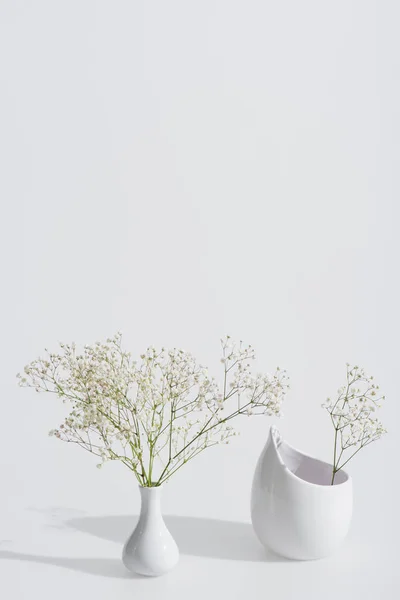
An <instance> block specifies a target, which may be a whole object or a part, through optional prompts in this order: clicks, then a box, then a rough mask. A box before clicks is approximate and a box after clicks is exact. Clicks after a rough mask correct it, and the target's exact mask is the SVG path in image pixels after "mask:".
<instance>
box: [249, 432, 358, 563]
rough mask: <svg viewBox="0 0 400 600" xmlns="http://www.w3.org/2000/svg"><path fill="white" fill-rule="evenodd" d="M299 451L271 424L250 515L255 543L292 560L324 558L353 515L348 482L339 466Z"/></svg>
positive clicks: (337, 540) (346, 530)
mask: <svg viewBox="0 0 400 600" xmlns="http://www.w3.org/2000/svg"><path fill="white" fill-rule="evenodd" d="M331 478H332V466H331V465H330V464H328V463H325V462H322V461H320V460H317V459H315V458H312V457H310V456H307V455H305V454H303V453H302V452H299V451H298V450H296V449H295V448H292V447H291V446H290V445H289V444H288V443H286V442H285V441H284V440H283V439H282V438H281V436H280V434H279V431H278V430H277V429H276V428H275V427H271V430H270V434H269V438H268V441H267V443H266V445H265V447H264V449H263V451H262V453H261V456H260V458H259V460H258V463H257V467H256V471H255V474H254V479H253V487H252V494H251V519H252V523H253V528H254V531H255V533H256V535H257V537H258V538H259V540H260V542H261V543H262V544H263V545H264V546H265V547H267V548H269V549H271V550H272V551H273V552H275V553H277V554H280V555H281V556H284V557H286V558H290V559H295V560H311V559H317V558H322V557H324V556H328V555H329V554H331V553H332V552H334V551H335V550H336V549H337V548H338V547H339V546H340V544H341V543H342V542H343V540H344V539H345V537H346V535H347V532H348V529H349V526H350V522H351V515H352V504H353V500H352V482H351V478H350V477H349V475H348V474H347V473H346V472H344V471H343V470H341V471H339V472H338V473H337V474H336V477H335V481H334V485H331Z"/></svg>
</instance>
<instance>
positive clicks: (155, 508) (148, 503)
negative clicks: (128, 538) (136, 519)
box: [139, 487, 161, 517]
mask: <svg viewBox="0 0 400 600" xmlns="http://www.w3.org/2000/svg"><path fill="white" fill-rule="evenodd" d="M139 490H140V498H141V509H140V514H141V516H142V517H146V516H147V515H159V514H161V509H160V497H161V487H139Z"/></svg>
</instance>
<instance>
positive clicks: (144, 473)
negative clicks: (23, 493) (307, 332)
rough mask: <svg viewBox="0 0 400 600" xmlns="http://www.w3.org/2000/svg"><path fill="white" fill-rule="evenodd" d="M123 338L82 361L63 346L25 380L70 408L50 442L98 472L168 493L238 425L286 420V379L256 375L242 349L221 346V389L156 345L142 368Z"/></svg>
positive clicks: (182, 357) (90, 351)
mask: <svg viewBox="0 0 400 600" xmlns="http://www.w3.org/2000/svg"><path fill="white" fill-rule="evenodd" d="M121 337H122V336H121V333H120V332H118V333H117V334H116V335H115V336H114V337H110V338H107V339H106V341H105V342H104V343H102V342H96V343H95V344H93V345H91V346H90V345H86V346H84V348H83V352H82V353H81V354H79V353H78V351H77V348H76V345H75V344H74V343H72V344H63V343H61V344H60V348H61V350H62V352H61V354H55V353H49V352H48V351H47V350H46V354H47V356H46V358H45V359H41V358H39V359H37V360H34V361H33V362H32V363H30V364H29V365H27V366H26V367H25V369H24V375H25V376H24V377H22V376H21V375H18V379H19V385H21V386H22V387H33V388H34V389H35V390H36V391H37V392H44V391H45V392H52V393H54V394H55V395H57V396H58V397H59V398H60V399H61V400H62V401H63V402H68V403H69V404H70V405H71V410H70V413H69V415H67V417H66V418H65V420H64V422H63V423H62V424H61V425H60V426H59V428H58V429H52V430H51V431H50V432H49V435H50V436H54V437H57V438H59V439H61V440H62V441H66V442H73V443H75V444H77V445H79V446H81V447H82V448H84V449H85V450H88V451H89V452H91V453H92V454H95V455H96V456H98V457H99V458H100V459H101V462H100V463H98V464H97V467H98V468H101V466H102V465H103V464H104V463H105V462H107V461H110V460H120V461H122V463H123V464H124V465H125V466H127V467H128V468H129V469H131V470H132V471H133V472H134V474H135V475H136V477H137V479H138V481H139V483H140V484H141V485H143V486H151V485H159V484H161V483H163V482H164V481H167V480H168V479H169V477H171V475H173V474H174V473H175V472H176V471H177V470H178V469H179V468H180V467H181V466H183V465H184V464H186V462H188V461H189V460H190V459H192V458H194V457H195V456H197V455H198V454H199V453H200V452H202V451H203V450H205V449H206V448H208V447H211V446H213V445H215V444H217V443H229V439H230V438H231V437H233V436H234V435H236V432H235V431H234V430H233V428H232V427H231V425H230V421H231V419H232V418H233V417H235V416H238V415H244V414H247V415H249V416H250V415H252V414H266V415H270V416H271V415H275V416H279V415H280V414H281V413H280V407H281V403H282V401H283V399H284V397H285V394H286V391H287V389H288V387H289V386H288V377H287V375H286V372H285V371H280V370H279V368H278V369H277V371H276V373H275V374H273V375H270V374H267V375H263V374H257V375H253V374H252V373H251V371H250V366H249V362H248V361H249V360H253V359H254V358H255V355H254V350H253V349H252V347H251V346H247V347H246V346H244V344H243V342H240V343H239V344H235V343H234V342H233V341H232V340H231V338H230V337H229V336H227V337H226V338H224V339H223V340H222V351H223V356H222V359H221V362H222V364H223V365H224V367H223V371H224V372H223V381H222V385H221V386H220V385H218V383H217V382H216V380H215V379H214V378H213V377H211V376H210V375H209V373H208V370H207V369H206V368H204V367H203V366H201V365H200V364H198V363H197V361H196V360H195V359H194V357H193V356H192V355H191V354H190V353H189V352H186V351H184V350H182V349H176V348H172V349H169V350H167V349H165V348H161V350H157V349H156V348H154V347H153V346H149V347H148V348H147V350H146V351H145V352H143V353H142V354H141V355H140V361H135V360H132V357H131V354H130V353H129V352H125V351H124V350H123V348H122V345H121V341H122V340H121ZM228 421H229V424H228Z"/></svg>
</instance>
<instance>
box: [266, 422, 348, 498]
mask: <svg viewBox="0 0 400 600" xmlns="http://www.w3.org/2000/svg"><path fill="white" fill-rule="evenodd" d="M270 438H271V440H272V444H273V446H274V448H275V452H276V455H277V458H278V460H279V462H280V464H281V466H282V467H284V469H285V471H286V472H287V473H288V474H289V477H292V478H293V479H295V480H296V481H298V482H301V483H303V484H304V485H308V486H311V487H313V488H318V489H324V488H326V489H331V490H334V489H335V488H336V490H337V489H338V488H340V487H343V486H344V485H346V484H347V485H351V476H350V475H349V474H348V472H347V471H345V470H344V469H340V472H341V473H342V475H343V476H344V478H345V479H344V480H343V481H340V482H338V483H334V484H333V485H331V484H329V483H314V482H312V481H307V480H306V479H303V478H302V477H299V476H298V475H296V473H294V472H293V471H291V470H290V469H289V467H288V466H287V464H286V463H285V462H284V460H283V458H282V456H281V453H280V452H279V445H283V444H284V445H285V446H286V447H287V448H289V449H290V450H292V451H294V452H295V453H296V454H298V455H299V456H302V457H304V458H306V459H308V460H310V461H313V462H315V463H319V464H323V465H326V466H328V467H329V468H332V465H331V464H330V463H327V462H326V461H324V460H320V459H319V458H315V457H314V456H310V455H309V454H306V453H305V452H302V451H301V450H298V449H297V448H294V447H293V446H292V445H291V444H289V443H288V442H286V440H284V439H283V438H282V436H281V434H280V432H279V430H278V429H277V427H275V425H271V428H270ZM338 472H339V471H338ZM328 493H333V492H328Z"/></svg>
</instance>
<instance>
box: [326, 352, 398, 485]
mask: <svg viewBox="0 0 400 600" xmlns="http://www.w3.org/2000/svg"><path fill="white" fill-rule="evenodd" d="M346 367H347V373H346V385H344V386H342V387H340V388H339V389H338V392H337V398H336V400H334V401H333V400H331V399H330V398H328V399H327V402H326V403H324V404H323V405H322V407H323V408H325V409H326V410H327V411H328V413H329V414H330V417H331V420H332V424H333V427H334V430H335V437H334V450H333V468H332V480H331V484H332V485H333V484H334V481H335V476H336V473H337V472H338V471H340V469H342V468H343V467H344V466H345V465H346V464H347V463H348V462H349V461H350V460H351V459H352V458H353V457H354V456H355V455H356V454H357V453H358V452H359V451H360V450H361V449H362V448H365V447H366V446H368V445H369V444H372V442H375V441H376V440H379V438H380V437H381V436H382V435H383V434H385V433H386V429H384V427H383V425H382V423H381V422H380V421H379V420H378V419H377V418H376V417H374V416H373V415H374V413H375V411H376V409H377V408H380V407H381V402H382V401H383V400H384V399H385V396H382V395H380V392H379V385H376V384H375V383H374V377H373V376H370V377H368V376H367V375H366V374H365V371H364V369H362V368H360V367H358V366H357V365H356V366H354V367H352V366H351V365H349V363H347V365H346Z"/></svg>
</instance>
